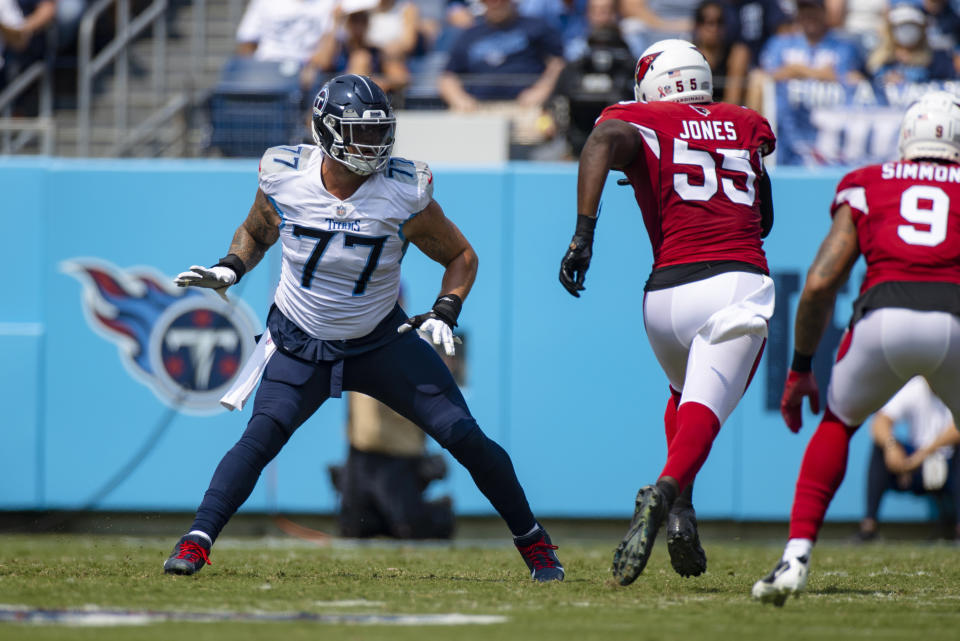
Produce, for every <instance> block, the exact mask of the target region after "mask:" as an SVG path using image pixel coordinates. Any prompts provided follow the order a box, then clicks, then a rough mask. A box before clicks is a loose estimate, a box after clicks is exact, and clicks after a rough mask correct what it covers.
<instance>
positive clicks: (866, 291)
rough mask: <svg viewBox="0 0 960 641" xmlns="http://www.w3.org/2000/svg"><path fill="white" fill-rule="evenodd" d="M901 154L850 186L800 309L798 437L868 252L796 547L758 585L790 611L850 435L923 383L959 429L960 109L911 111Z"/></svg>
mask: <svg viewBox="0 0 960 641" xmlns="http://www.w3.org/2000/svg"><path fill="white" fill-rule="evenodd" d="M899 155H900V160H899V161H897V162H887V163H883V164H879V165H870V166H867V167H863V168H861V169H857V170H855V171H852V172H850V173H849V174H847V175H846V176H844V178H843V180H841V181H840V184H839V185H838V186H837V195H836V197H835V198H834V201H833V204H832V206H831V208H830V213H831V215H832V216H833V223H832V225H831V227H830V231H829V233H828V234H827V237H826V238H825V239H824V241H823V243H822V244H821V245H820V250H819V251H818V252H817V256H816V258H814V261H813V264H812V265H811V266H810V270H809V271H808V272H807V281H806V283H805V284H804V286H803V292H802V293H801V295H800V300H799V302H798V303H797V316H796V322H795V325H794V337H793V345H794V356H793V364H792V365H791V366H790V371H789V373H788V374H787V382H786V385H785V386H784V389H783V398H782V399H781V401H780V413H781V414H783V419H784V421H785V422H786V424H787V426H788V427H789V428H790V429H791V430H792V431H794V432H796V431H798V430H799V429H800V427H801V403H802V401H803V399H804V398H805V397H806V398H808V399H809V401H810V406H811V408H812V409H813V411H814V413H816V412H818V411H819V391H818V389H817V383H816V380H815V379H814V377H813V374H812V373H811V370H810V364H811V360H812V358H813V354H814V353H815V352H816V350H817V345H818V344H819V343H820V339H821V337H822V336H823V332H824V328H825V327H826V325H827V323H828V322H829V319H830V315H831V313H832V312H833V307H834V301H835V300H836V296H837V291H838V290H839V289H840V287H841V286H842V285H843V284H844V283H845V282H846V280H847V278H848V277H849V275H850V270H851V268H852V267H853V265H854V263H855V262H856V261H857V258H858V257H859V256H860V254H863V257H864V260H865V261H866V263H867V272H866V275H865V276H864V279H863V284H862V285H861V287H860V296H859V297H858V298H857V299H856V301H855V302H854V304H853V317H852V318H851V321H850V326H849V328H848V329H847V331H846V333H845V334H844V335H843V338H842V339H841V341H840V347H839V348H838V350H837V360H836V362H835V363H834V365H833V370H832V372H831V375H830V386H829V387H828V388H827V406H826V409H825V410H824V415H823V420H821V421H820V426H819V427H818V428H817V431H816V432H814V434H813V436H812V437H811V438H810V442H809V443H807V449H806V452H805V453H804V455H803V462H802V463H801V465H800V475H799V478H798V479H797V487H796V492H795V494H794V498H793V510H792V512H791V514H790V535H789V540H788V541H787V545H786V549H785V550H784V552H783V556H782V558H781V559H780V561H779V562H778V563H777V564H776V566H775V567H774V569H773V571H772V572H771V573H770V574H769V575H767V576H766V577H764V578H763V579H760V580H759V581H757V582H756V584H754V586H753V596H754V597H755V598H757V599H760V600H761V601H763V602H765V603H774V604H776V605H783V603H784V602H785V601H786V599H787V597H788V596H789V595H791V594H796V593H798V592H801V591H802V590H803V589H804V587H805V586H806V583H807V571H808V568H809V564H810V553H811V551H812V549H813V544H814V542H815V541H816V540H817V533H818V532H819V531H820V526H821V525H822V524H823V517H824V515H825V514H826V512H827V507H828V506H829V505H830V501H831V499H833V495H834V494H835V493H836V491H837V488H838V487H839V486H840V482H841V481H842V480H843V476H844V474H845V472H846V469H847V454H848V451H849V444H850V437H851V436H853V433H854V432H855V431H856V430H857V428H858V427H860V424H861V423H863V421H864V420H865V419H866V418H867V417H868V416H869V415H871V414H873V413H874V412H876V411H877V410H879V409H880V408H881V407H882V406H883V405H884V404H885V403H886V402H887V400H889V399H890V397H892V396H893V395H894V394H895V393H896V392H897V390H899V389H900V388H901V387H903V385H904V384H905V383H906V382H907V381H908V380H910V379H911V378H912V377H913V376H915V375H919V376H923V377H924V378H926V379H927V382H928V383H929V384H930V388H931V389H932V390H933V392H934V393H935V394H936V395H937V396H939V397H940V398H941V399H943V401H944V403H945V404H946V405H947V407H949V408H950V411H951V412H952V413H953V417H954V421H955V422H956V421H958V420H960V99H958V98H957V97H956V96H954V95H953V94H950V93H946V92H943V91H936V92H931V93H928V94H924V95H923V96H922V97H921V98H920V100H919V101H917V102H916V103H914V104H913V105H911V106H910V108H909V109H907V112H906V114H905V115H904V117H903V123H902V125H901V127H900V143H899ZM958 424H960V423H958Z"/></svg>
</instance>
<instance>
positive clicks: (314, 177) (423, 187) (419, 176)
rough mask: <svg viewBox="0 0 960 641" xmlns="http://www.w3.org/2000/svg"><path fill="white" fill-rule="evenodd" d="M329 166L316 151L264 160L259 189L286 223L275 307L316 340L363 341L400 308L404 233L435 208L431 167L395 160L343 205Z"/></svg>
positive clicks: (281, 152) (278, 150)
mask: <svg viewBox="0 0 960 641" xmlns="http://www.w3.org/2000/svg"><path fill="white" fill-rule="evenodd" d="M322 161H323V152H322V151H321V150H320V148H319V147H316V146H314V145H298V146H296V147H271V148H270V149H268V150H267V151H266V153H265V154H264V155H263V158H262V159H261V160H260V189H261V190H262V191H263V193H264V194H265V195H266V196H267V198H269V199H270V202H271V203H272V204H273V206H274V208H275V209H276V210H277V213H278V214H279V215H280V218H281V223H280V242H281V244H282V248H283V258H282V261H283V264H282V267H281V272H280V283H279V285H278V286H277V291H276V294H275V296H274V303H276V305H277V307H278V308H279V309H280V311H281V312H283V314H284V315H285V316H286V317H287V318H289V319H290V320H292V321H293V322H294V323H296V324H297V325H298V326H299V327H300V328H301V329H303V331H305V332H307V333H308V334H309V335H310V336H312V337H314V338H318V339H322V340H347V339H351V338H359V337H361V336H365V335H366V334H368V333H370V331H372V330H373V328H374V327H376V325H377V323H379V322H380V321H381V320H382V319H383V318H384V317H385V316H386V315H387V314H388V313H389V312H390V311H391V310H392V309H393V307H394V305H396V302H397V296H398V294H399V288H400V261H401V260H402V259H403V255H404V252H405V251H406V247H407V241H406V240H405V239H404V237H403V225H404V223H405V222H406V221H408V220H409V219H410V218H412V217H413V216H415V215H416V214H417V213H419V212H421V211H423V209H424V208H425V207H426V206H427V205H428V204H430V202H431V200H432V199H433V176H432V174H431V173H430V168H429V167H428V166H427V165H426V163H422V162H418V161H411V160H406V159H403V158H391V159H390V161H389V164H388V165H387V167H386V169H384V170H383V171H381V172H378V173H376V174H374V175H373V176H371V177H370V179H369V180H367V181H366V182H364V183H363V184H362V185H361V186H360V188H359V189H357V191H356V192H355V193H354V194H353V195H351V196H350V197H349V198H346V199H344V200H341V199H339V198H337V197H336V196H333V195H332V194H330V192H328V191H327V190H326V189H325V188H324V186H323V180H322V178H321V173H320V167H321V163H322Z"/></svg>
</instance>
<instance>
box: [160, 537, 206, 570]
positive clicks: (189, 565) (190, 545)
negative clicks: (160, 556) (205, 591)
mask: <svg viewBox="0 0 960 641" xmlns="http://www.w3.org/2000/svg"><path fill="white" fill-rule="evenodd" d="M208 563H209V564H210V565H213V563H211V562H210V542H209V541H207V539H205V538H203V537H202V536H197V535H196V534H187V535H184V536H182V537H181V538H180V540H179V541H177V544H176V545H174V546H173V553H172V554H171V555H170V558H169V559H167V560H166V561H165V562H164V564H163V571H164V572H165V573H166V574H187V575H189V574H194V573H196V572H199V571H200V568H202V567H203V566H204V565H206V564H208Z"/></svg>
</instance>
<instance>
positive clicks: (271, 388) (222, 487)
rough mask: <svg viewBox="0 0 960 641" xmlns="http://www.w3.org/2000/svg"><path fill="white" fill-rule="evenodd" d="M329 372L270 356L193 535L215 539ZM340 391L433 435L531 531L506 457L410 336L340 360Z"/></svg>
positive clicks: (509, 516)
mask: <svg viewBox="0 0 960 641" xmlns="http://www.w3.org/2000/svg"><path fill="white" fill-rule="evenodd" d="M332 367H333V363H331V362H321V363H310V362H306V361H302V360H299V359H296V358H293V357H291V356H288V355H286V354H284V353H282V352H277V353H276V354H274V355H273V357H272V358H271V359H270V362H269V363H267V367H266V370H265V371H264V373H263V379H262V380H261V381H260V387H259V388H258V390H257V395H256V398H255V399H254V404H253V416H251V418H250V422H249V423H248V424H247V429H246V431H245V432H244V434H243V436H242V437H241V438H240V440H239V441H238V442H237V444H236V445H234V446H233V448H232V449H231V450H230V451H229V452H227V453H226V455H225V456H224V457H223V459H222V460H221V461H220V464H219V465H218V466H217V469H216V471H215V472H214V474H213V479H212V480H211V481H210V487H209V488H208V489H207V492H206V494H205V495H204V497H203V502H202V503H201V504H200V507H199V509H198V510H197V516H196V520H195V521H194V523H193V528H192V529H194V530H200V531H202V532H206V533H207V534H209V535H210V538H211V539H214V540H216V538H217V536H218V535H219V534H220V531H221V530H222V529H223V527H224V526H225V525H226V523H227V521H228V520H229V519H230V517H231V516H233V514H234V512H236V511H237V509H238V508H239V507H240V506H241V505H242V504H243V502H244V501H246V500H247V497H248V496H250V493H251V492H252V491H253V488H254V486H255V485H256V483H257V479H258V478H260V473H261V472H262V471H263V468H264V467H266V465H267V463H269V462H270V461H271V460H273V458H274V457H275V456H276V455H277V454H278V453H279V452H280V449H281V448H282V447H283V446H284V445H285V444H286V442H287V441H288V440H289V439H290V437H291V436H292V435H293V432H294V431H295V430H296V429H297V428H298V427H300V425H302V424H303V422H304V421H306V420H307V419H308V418H309V417H310V416H311V415H312V414H313V413H314V412H315V411H316V410H317V408H319V407H320V406H321V405H322V404H323V402H324V401H326V400H327V399H328V398H329V397H330V389H331V380H330V379H331V369H332ZM343 389H344V390H349V391H356V392H361V393H363V394H367V395H368V396H372V397H373V398H375V399H377V400H379V401H381V402H382V403H384V404H386V405H387V406H389V407H390V408H391V409H393V410H394V411H395V412H397V413H398V414H401V415H402V416H404V417H406V418H408V419H410V420H411V421H412V422H414V423H415V424H417V425H418V426H419V427H420V428H421V429H423V431H425V432H426V433H427V434H429V435H430V436H432V437H433V438H434V439H435V440H436V441H437V442H438V443H439V444H440V445H441V446H443V447H444V448H446V449H447V450H448V451H449V452H450V454H452V455H453V457H454V458H456V459H457V461H459V462H460V463H461V464H462V465H463V466H464V467H465V468H467V470H468V471H469V472H470V475H471V476H472V477H473V480H474V482H475V483H476V484H477V487H478V488H479V489H480V491H481V492H483V494H484V496H486V497H487V499H488V500H489V501H490V503H491V504H492V505H493V507H494V509H496V510H497V512H498V513H499V514H500V516H501V517H503V519H504V520H505V521H506V522H507V526H508V527H509V528H510V531H511V532H512V533H513V534H514V535H515V536H519V535H522V534H526V533H527V532H528V531H529V530H530V529H531V528H533V526H534V522H535V521H534V517H533V513H532V512H531V511H530V506H529V505H528V504H527V499H526V496H525V495H524V493H523V488H521V487H520V483H519V482H518V481H517V475H516V472H515V471H514V469H513V463H512V462H511V461H510V457H509V455H508V454H507V453H506V451H504V449H503V448H502V447H500V446H499V445H497V444H496V443H495V442H494V441H492V440H490V439H489V438H487V436H486V435H485V434H484V433H483V431H482V430H481V429H480V427H479V426H478V425H477V422H476V420H474V418H473V416H471V414H470V410H469V409H468V408H467V404H466V402H465V401H464V400H463V395H462V394H461V393H460V390H459V389H458V388H457V385H456V382H455V381H454V380H453V376H452V375H451V374H450V370H448V369H447V366H446V365H445V364H444V363H443V361H442V360H441V358H440V356H439V355H438V354H437V353H436V352H435V351H434V349H433V348H432V347H431V346H430V345H429V344H428V343H426V342H425V341H423V340H421V339H420V338H419V337H418V336H416V335H415V334H414V333H413V332H411V333H408V334H404V335H402V336H400V337H398V338H397V339H396V340H393V341H391V342H390V343H388V344H386V345H384V346H382V347H379V348H376V349H373V350H371V351H369V352H365V353H363V354H359V355H356V356H351V357H348V358H346V359H344V361H343Z"/></svg>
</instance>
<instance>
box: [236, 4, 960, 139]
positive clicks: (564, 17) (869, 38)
mask: <svg viewBox="0 0 960 641" xmlns="http://www.w3.org/2000/svg"><path fill="white" fill-rule="evenodd" d="M951 2H952V3H951ZM958 13H960V0H467V1H463V0H451V1H449V2H447V1H445V0H339V1H338V0H313V1H311V0H251V2H250V4H249V6H248V8H247V10H246V14H245V15H244V18H243V22H242V24H241V26H240V29H239V30H238V34H237V38H238V50H237V51H238V54H239V55H243V56H253V57H255V58H259V59H263V60H273V61H282V62H285V63H287V64H292V65H296V66H297V68H298V69H299V73H300V79H301V82H302V85H303V89H304V91H305V92H307V93H309V92H310V91H312V90H313V89H315V88H316V87H317V86H318V83H319V82H320V80H322V79H323V78H325V77H328V76H329V75H330V74H336V73H344V72H346V73H359V74H364V75H368V76H371V77H372V78H374V79H375V80H376V81H377V82H378V83H379V84H380V85H381V86H382V87H384V88H385V89H387V90H388V91H389V92H390V94H391V97H392V99H393V100H394V103H395V104H396V105H398V106H401V107H402V106H406V107H409V108H448V109H451V110H454V111H458V112H476V111H485V112H497V113H503V114H504V115H506V116H508V117H509V118H510V119H511V122H512V123H513V132H514V133H513V135H514V138H515V139H518V140H519V141H520V142H527V143H531V144H535V143H538V142H544V141H546V140H549V139H552V138H554V137H555V136H559V137H561V138H563V139H564V141H565V143H566V145H567V146H566V149H565V153H566V154H567V155H569V156H575V155H576V154H577V152H578V151H579V149H580V146H581V145H582V144H583V140H584V139H585V136H586V134H587V133H588V132H589V129H590V127H591V126H592V124H593V120H594V119H595V118H596V116H597V115H598V113H599V111H600V109H602V107H603V106H605V105H607V104H610V103H612V102H615V101H617V100H623V99H630V98H632V85H633V69H634V65H635V61H636V59H637V57H638V56H639V55H640V53H641V52H642V51H643V50H644V49H645V48H646V47H647V46H648V45H649V44H651V43H653V42H655V41H657V40H660V39H662V38H668V37H678V38H684V39H688V40H691V41H692V42H694V43H695V44H696V45H697V46H698V47H699V48H700V50H701V51H702V52H703V53H704V55H705V56H706V58H707V59H708V60H709V62H710V63H711V66H712V68H713V72H714V81H715V82H714V86H715V90H714V93H715V98H716V99H717V100H723V101H725V102H732V103H737V104H743V105H747V106H750V107H752V108H754V109H757V110H758V111H761V112H763V111H764V104H765V103H764V96H763V91H764V87H765V86H766V81H767V80H768V79H772V80H774V81H785V80H791V79H811V80H821V81H838V82H855V81H868V82H870V83H873V84H874V86H876V87H877V88H882V87H883V86H885V85H889V84H897V83H907V82H925V81H930V80H950V79H955V78H957V75H958V70H960V48H958V44H960V43H958V40H960V17H958ZM424 97H426V98H427V99H426V100H425V99H424ZM431 101H432V102H431Z"/></svg>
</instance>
